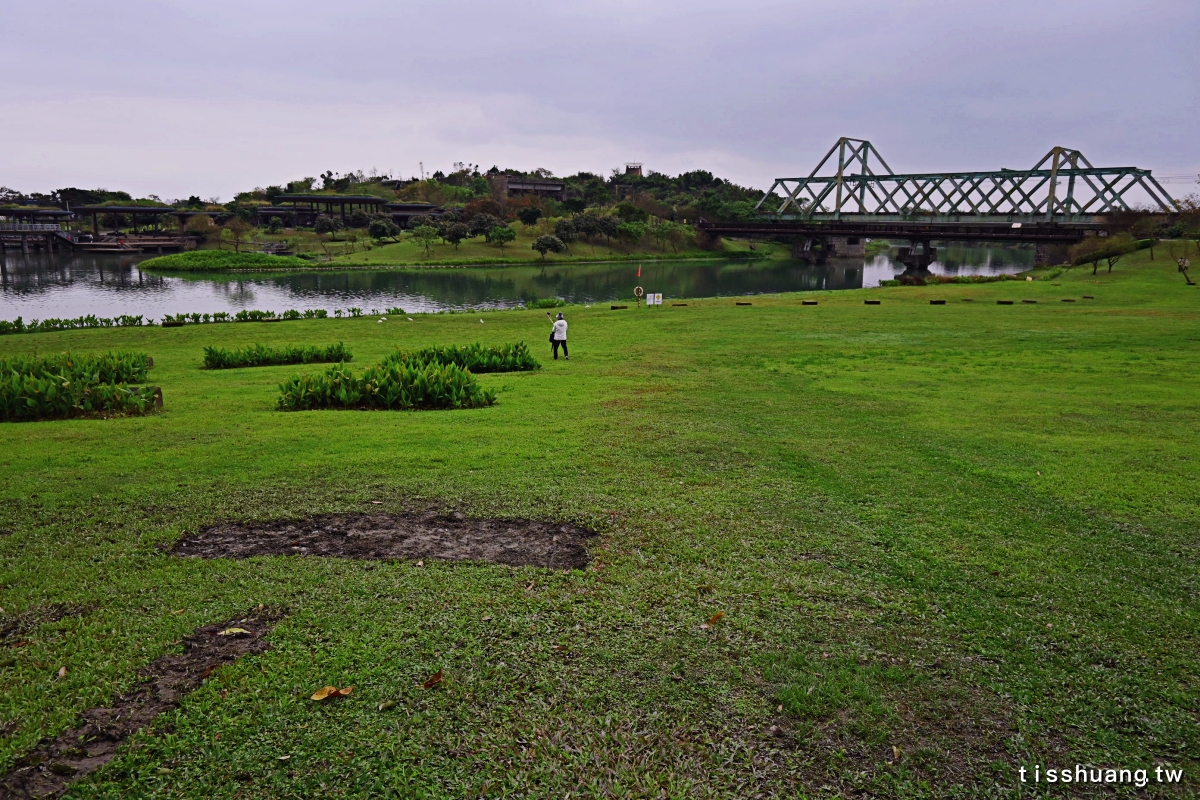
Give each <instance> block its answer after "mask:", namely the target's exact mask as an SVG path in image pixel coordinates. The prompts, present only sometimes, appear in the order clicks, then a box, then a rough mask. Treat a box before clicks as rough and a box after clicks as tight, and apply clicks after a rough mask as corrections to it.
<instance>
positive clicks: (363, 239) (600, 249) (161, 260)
mask: <svg viewBox="0 0 1200 800" xmlns="http://www.w3.org/2000/svg"><path fill="white" fill-rule="evenodd" d="M509 224H510V225H511V227H512V228H513V229H514V230H515V231H516V232H517V238H516V239H515V240H514V241H512V242H509V243H507V244H505V245H504V247H503V248H502V247H500V246H499V245H495V244H489V243H488V242H487V241H485V240H484V239H483V237H477V238H475V239H468V240H466V241H463V242H460V243H459V245H458V247H457V248H456V247H454V245H451V244H445V243H441V242H440V241H439V242H438V243H435V244H433V245H432V246H431V247H430V249H429V252H426V251H425V247H424V245H423V244H421V243H420V242H418V241H416V240H415V239H413V238H412V234H411V233H410V232H408V231H405V232H404V233H402V234H401V235H400V237H399V239H398V240H397V241H394V242H389V241H384V242H373V241H371V240H370V239H369V238H368V237H367V236H366V234H365V233H361V232H354V231H350V232H346V231H343V232H341V233H340V234H338V239H336V240H332V241H331V240H330V239H329V238H328V237H327V236H318V235H317V234H315V233H312V232H311V231H294V230H288V231H285V232H283V233H281V234H275V235H268V234H260V238H261V239H262V240H263V241H266V242H287V243H288V244H289V245H290V246H291V247H293V248H294V249H295V250H296V252H300V253H303V254H304V256H305V258H299V257H296V256H270V255H264V254H262V253H241V254H240V255H239V254H234V253H231V252H229V251H227V250H192V251H189V252H187V253H176V254H172V255H166V256H158V257H155V258H151V259H147V260H146V261H143V262H141V263H140V264H139V265H138V266H139V268H144V269H160V270H174V271H193V272H198V271H208V272H230V271H265V270H277V269H278V270H292V269H305V270H309V269H343V268H354V267H401V266H403V267H413V266H417V267H424V266H434V267H461V266H490V265H504V264H551V263H553V264H575V263H588V262H596V261H658V260H668V261H669V260H679V259H713V258H771V257H782V256H785V255H787V253H788V248H787V247H786V246H784V245H770V244H765V243H758V244H756V245H755V249H753V250H751V249H750V244H749V243H748V242H746V241H740V240H729V239H724V240H722V241H721V243H720V245H718V246H717V247H716V248H714V249H712V250H705V249H703V248H700V247H698V246H696V243H695V241H694V238H693V237H691V236H689V237H687V238H686V240H685V241H684V242H683V243H680V244H677V245H676V246H675V247H672V246H671V245H669V244H668V245H666V247H665V249H664V248H663V246H661V245H659V244H658V243H657V242H655V241H654V240H653V239H652V238H651V237H650V236H647V237H646V240H645V241H643V242H641V243H639V244H637V245H623V244H620V243H618V242H615V241H614V242H607V241H606V240H604V239H601V238H596V239H595V241H591V242H589V241H583V240H580V241H577V242H574V243H572V244H571V245H570V246H569V248H568V249H567V250H566V251H564V252H562V253H547V254H546V257H545V259H543V258H542V257H541V256H540V255H538V253H537V251H535V250H533V249H532V247H531V245H532V244H533V241H534V239H536V238H537V237H538V236H541V235H542V234H544V233H547V232H551V233H553V230H552V229H551V228H550V227H548V226H546V225H535V226H531V227H527V226H525V225H522V224H521V223H519V222H513V223H509ZM350 239H352V241H351V240H350Z"/></svg>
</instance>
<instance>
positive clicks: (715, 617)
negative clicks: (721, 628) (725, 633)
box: [700, 611, 725, 631]
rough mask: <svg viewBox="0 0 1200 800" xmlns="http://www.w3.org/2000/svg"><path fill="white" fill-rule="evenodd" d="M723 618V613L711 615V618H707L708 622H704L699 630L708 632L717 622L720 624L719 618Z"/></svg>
mask: <svg viewBox="0 0 1200 800" xmlns="http://www.w3.org/2000/svg"><path fill="white" fill-rule="evenodd" d="M723 616H725V612H724V611H718V612H717V613H715V614H713V615H712V616H711V617H709V618H708V622H706V623H704V624H703V625H701V626H700V630H702V631H706V630H708V629H709V628H711V627H712V626H713V625H716V624H717V623H718V622H720V621H721V617H723Z"/></svg>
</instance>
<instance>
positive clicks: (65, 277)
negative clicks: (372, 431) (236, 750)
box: [0, 247, 1033, 321]
mask: <svg viewBox="0 0 1200 800" xmlns="http://www.w3.org/2000/svg"><path fill="white" fill-rule="evenodd" d="M893 252H894V251H893ZM939 254H940V255H941V257H942V258H943V261H941V262H936V263H934V264H933V265H932V266H931V271H932V272H934V273H937V274H958V275H977V274H998V273H1002V272H1020V271H1022V270H1026V269H1029V268H1030V267H1031V266H1032V263H1033V251H1032V250H1027V249H1020V248H994V247H977V248H944V249H940V250H939ZM144 258H149V256H144V257H139V256H119V255H108V254H103V255H95V254H69V253H67V254H61V253H60V254H51V253H30V254H22V253H14V252H11V251H10V252H9V253H8V254H7V255H6V256H4V257H3V260H2V266H3V269H0V319H14V318H16V317H18V316H21V317H23V318H24V319H25V320H26V321H29V320H31V319H45V318H48V317H60V318H68V317H78V316H83V315H87V314H94V315H96V316H101V317H113V316H116V315H118V314H131V315H137V314H141V315H142V316H144V317H146V318H148V319H157V318H161V317H162V316H163V315H164V314H178V313H213V312H217V311H227V312H236V311H239V310H241V309H261V310H264V311H275V312H282V311H285V310H287V309H292V308H294V309H298V310H301V311H302V310H304V309H309V308H323V309H326V310H328V311H330V312H332V311H333V310H334V309H339V308H340V309H345V308H351V307H358V308H362V309H364V310H366V311H368V312H369V311H371V310H373V309H378V310H383V309H387V308H394V307H400V308H403V309H404V310H405V311H407V312H410V313H412V312H428V311H445V310H452V309H469V308H511V307H514V306H517V305H520V304H521V303H523V302H527V301H529V300H532V299H536V298H550V297H558V298H561V299H563V300H566V301H568V302H571V303H605V302H609V301H613V300H625V299H629V298H632V297H633V289H634V287H635V286H639V285H640V286H642V287H644V289H645V291H647V292H657V293H661V294H662V295H663V297H664V299H666V300H685V299H688V298H693V297H730V296H743V295H751V294H765V293H775V292H797V291H807V290H814V289H858V288H862V287H870V286H878V285H879V282H880V281H881V280H887V279H889V278H892V277H895V275H897V274H898V273H900V272H902V271H903V269H904V268H903V266H902V265H900V264H898V263H896V262H895V261H893V259H892V257H891V254H890V253H889V252H882V253H879V254H877V255H875V256H872V257H869V258H867V259H861V258H860V259H836V260H831V261H829V262H828V263H827V264H824V265H819V266H817V265H808V264H804V263H802V262H799V261H778V260H774V261H758V262H750V261H727V260H712V261H646V262H643V263H642V264H640V265H639V264H638V263H637V262H619V263H605V264H563V265H558V264H553V263H551V264H547V265H546V266H540V265H528V266H512V267H495V266H492V267H478V268H470V267H468V268H441V269H439V268H421V269H403V268H392V269H366V270H328V271H325V270H322V271H315V272H296V273H248V274H238V275H226V274H219V273H215V274H194V273H193V274H178V273H170V274H166V273H155V272H150V271H145V272H143V271H142V270H140V269H138V266H137V265H138V262H139V261H141V260H143V259H144ZM639 266H640V268H641V277H640V278H639V277H638V276H637V273H638V269H639Z"/></svg>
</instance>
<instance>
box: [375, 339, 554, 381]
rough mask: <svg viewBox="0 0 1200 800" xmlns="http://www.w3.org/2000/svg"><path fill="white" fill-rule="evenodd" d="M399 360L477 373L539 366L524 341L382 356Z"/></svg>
mask: <svg viewBox="0 0 1200 800" xmlns="http://www.w3.org/2000/svg"><path fill="white" fill-rule="evenodd" d="M401 361H417V362H428V363H432V364H454V365H455V366H458V367H461V368H463V369H466V370H470V371H471V372H474V373H476V374H482V373H485V372H523V371H525V370H531V369H541V368H542V365H541V364H540V363H538V361H537V359H535V358H534V357H533V356H532V355H530V353H529V347H528V346H527V345H526V344H525V343H524V342H517V343H516V344H502V345H499V346H492V347H485V346H484V345H482V344H479V343H478V342H477V343H475V344H470V345H466V346H465V347H459V346H457V345H450V346H449V347H426V348H423V349H421V350H417V351H415V352H412V353H404V352H396V353H393V354H392V355H390V356H388V357H387V358H385V359H384V361H383V363H384V364H385V365H386V364H393V363H399V362H401Z"/></svg>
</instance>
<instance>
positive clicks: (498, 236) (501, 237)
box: [488, 225, 517, 250]
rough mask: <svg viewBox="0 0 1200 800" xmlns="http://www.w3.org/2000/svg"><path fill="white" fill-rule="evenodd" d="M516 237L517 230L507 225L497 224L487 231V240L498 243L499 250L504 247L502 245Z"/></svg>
mask: <svg viewBox="0 0 1200 800" xmlns="http://www.w3.org/2000/svg"><path fill="white" fill-rule="evenodd" d="M516 238H517V232H516V231H515V230H513V229H512V228H510V227H508V226H507V225H497V226H496V227H494V228H492V230H491V231H490V232H489V233H488V241H489V242H491V243H492V244H495V245H499V246H500V249H501V250H503V249H504V245H506V244H508V243H509V242H511V241H512V240H513V239H516Z"/></svg>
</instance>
